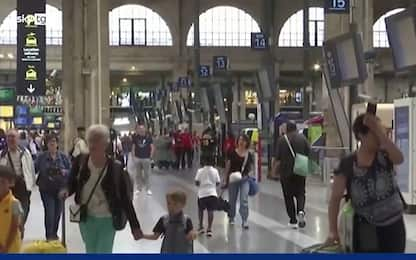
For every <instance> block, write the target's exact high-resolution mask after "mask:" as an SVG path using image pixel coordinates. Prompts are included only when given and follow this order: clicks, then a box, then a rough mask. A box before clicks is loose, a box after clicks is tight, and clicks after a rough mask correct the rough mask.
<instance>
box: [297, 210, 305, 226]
mask: <svg viewBox="0 0 416 260" xmlns="http://www.w3.org/2000/svg"><path fill="white" fill-rule="evenodd" d="M298 220H299V223H298V226H299V228H304V227H305V226H306V221H305V212H304V211H300V212H299V213H298Z"/></svg>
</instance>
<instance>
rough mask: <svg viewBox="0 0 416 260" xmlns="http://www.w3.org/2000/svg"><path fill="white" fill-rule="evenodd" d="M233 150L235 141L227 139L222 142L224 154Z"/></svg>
mask: <svg viewBox="0 0 416 260" xmlns="http://www.w3.org/2000/svg"><path fill="white" fill-rule="evenodd" d="M234 150H235V140H234V139H233V138H227V139H225V141H224V151H225V153H226V154H229V153H230V152H232V151H234Z"/></svg>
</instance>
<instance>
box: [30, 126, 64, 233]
mask: <svg viewBox="0 0 416 260" xmlns="http://www.w3.org/2000/svg"><path fill="white" fill-rule="evenodd" d="M45 141H46V144H47V147H48V150H47V151H46V152H43V153H41V154H40V155H39V156H38V157H37V159H36V162H35V170H36V173H37V181H36V183H37V185H38V186H39V191H40V197H41V199H42V203H43V207H44V209H45V232H46V240H59V238H58V235H57V232H58V227H59V220H60V218H61V213H62V208H63V202H62V199H61V198H59V196H58V195H59V194H58V193H59V191H60V190H61V189H62V188H64V186H65V184H66V179H67V177H68V174H69V171H70V169H71V162H70V160H69V158H68V157H67V156H66V155H65V154H64V153H62V152H61V151H59V150H58V137H57V136H56V135H54V134H50V135H48V136H46V140H45Z"/></svg>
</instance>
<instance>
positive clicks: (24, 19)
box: [16, 13, 46, 27]
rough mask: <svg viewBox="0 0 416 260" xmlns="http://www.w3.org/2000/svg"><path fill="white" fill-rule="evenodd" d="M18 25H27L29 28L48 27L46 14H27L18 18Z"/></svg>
mask: <svg viewBox="0 0 416 260" xmlns="http://www.w3.org/2000/svg"><path fill="white" fill-rule="evenodd" d="M16 20H17V23H18V24H19V23H25V24H26V26H27V27H30V26H42V25H46V14H45V13H39V14H27V15H24V14H23V15H19V16H17V19H16Z"/></svg>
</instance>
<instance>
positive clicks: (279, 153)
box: [274, 134, 310, 177]
mask: <svg viewBox="0 0 416 260" xmlns="http://www.w3.org/2000/svg"><path fill="white" fill-rule="evenodd" d="M288 139H289V142H290V144H291V145H292V148H293V150H294V152H295V153H300V154H303V155H308V154H309V150H310V146H309V143H308V141H307V140H306V138H305V137H304V136H303V135H300V134H293V135H291V134H289V135H288ZM274 157H275V159H276V160H277V161H279V162H280V169H279V172H280V174H281V176H282V177H286V176H290V175H293V166H294V165H295V158H293V155H292V153H291V151H290V148H289V145H288V144H287V142H286V138H285V137H284V136H282V137H280V138H279V139H278V140H277V144H276V147H275V153H274Z"/></svg>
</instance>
